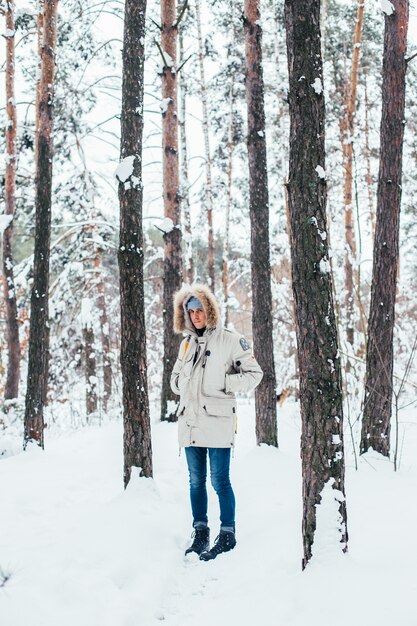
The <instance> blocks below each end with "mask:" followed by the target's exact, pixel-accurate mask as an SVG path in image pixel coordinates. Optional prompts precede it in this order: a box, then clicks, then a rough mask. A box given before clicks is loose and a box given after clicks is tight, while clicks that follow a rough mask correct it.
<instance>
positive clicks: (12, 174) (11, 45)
mask: <svg viewBox="0 0 417 626" xmlns="http://www.w3.org/2000/svg"><path fill="white" fill-rule="evenodd" d="M5 16H6V34H5V38H6V72H5V73H6V117H7V123H6V171H5V177H4V205H5V207H4V213H5V215H9V216H11V221H10V223H9V225H8V226H7V228H6V229H5V230H4V233H3V276H4V281H3V290H4V301H5V309H6V311H5V314H6V327H7V354H8V360H7V379H6V387H5V390H4V398H5V400H10V399H12V398H17V396H18V392H19V379H20V343H19V322H18V316H17V302H16V291H15V285H14V271H13V216H14V213H15V207H16V132H17V116H16V102H15V93H14V84H15V28H14V0H8V2H6V8H5Z"/></svg>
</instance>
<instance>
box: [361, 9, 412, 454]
mask: <svg viewBox="0 0 417 626" xmlns="http://www.w3.org/2000/svg"><path fill="white" fill-rule="evenodd" d="M392 5H393V7H394V9H395V10H394V11H393V12H392V13H391V14H390V15H386V16H385V35H384V60H383V67H382V116H381V131H380V136H381V148H380V161H379V175H378V190H377V208H376V228H375V242H374V257H373V270H372V287H371V306H370V310H369V323H368V344H367V352H366V377H365V399H364V409H363V422H362V434H361V444H360V451H361V453H364V452H366V451H367V450H369V448H373V449H374V450H376V451H377V452H380V453H381V454H383V455H384V456H389V451H390V426H391V424H390V422H391V404H392V379H393V376H392V375H393V344H392V342H393V334H394V321H395V293H396V281H397V269H398V251H399V241H398V240H399V221H400V219H399V218H400V206H401V177H402V151H403V137H404V107H405V72H406V60H405V53H406V46H407V29H408V15H409V2H408V0H393V1H392Z"/></svg>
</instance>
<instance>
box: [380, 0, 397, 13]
mask: <svg viewBox="0 0 417 626" xmlns="http://www.w3.org/2000/svg"><path fill="white" fill-rule="evenodd" d="M380 2H381V9H382V11H383V12H384V13H385V15H392V14H393V13H394V11H395V7H394V5H393V4H392V2H390V0H380Z"/></svg>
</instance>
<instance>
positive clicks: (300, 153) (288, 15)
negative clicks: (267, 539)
mask: <svg viewBox="0 0 417 626" xmlns="http://www.w3.org/2000/svg"><path fill="white" fill-rule="evenodd" d="M319 20H320V2H319V0H286V1H285V23H286V30H287V53H288V71H289V85H290V90H289V108H290V123H291V128H290V164H289V179H288V200H289V210H290V218H291V260H292V285H293V292H294V300H295V315H296V334H297V350H298V361H299V368H300V407H301V420H302V433H301V459H302V476H303V523H302V532H303V546H304V558H303V567H305V566H306V565H307V563H308V561H309V560H310V558H311V556H312V546H313V542H314V536H315V531H316V525H317V522H316V514H317V511H316V508H317V505H318V504H320V502H321V501H322V495H323V492H324V490H328V489H332V495H333V497H334V507H333V510H334V519H333V526H334V528H335V529H336V528H337V531H338V537H339V539H340V545H341V548H342V549H343V550H346V548H347V530H346V503H345V498H344V491H345V489H344V473H345V465H344V456H343V413H342V383H341V367H340V358H339V351H338V340H337V329H336V321H335V315H334V308H333V297H332V284H331V274H330V265H329V251H328V244H327V224H326V197H327V190H326V181H325V171H324V168H325V148H324V128H325V112H324V96H323V87H322V85H323V82H322V81H323V72H322V57H321V49H320V21H319Z"/></svg>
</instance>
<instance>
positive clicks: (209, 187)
mask: <svg viewBox="0 0 417 626" xmlns="http://www.w3.org/2000/svg"><path fill="white" fill-rule="evenodd" d="M195 9H196V21H197V36H198V62H199V66H200V93H201V104H202V107H203V135H204V152H205V160H206V190H205V191H206V194H205V195H206V197H205V203H204V204H205V205H206V206H207V226H208V255H207V264H208V278H209V280H208V283H209V285H210V288H211V290H212V291H213V292H214V290H215V272H214V237H213V183H212V176H211V154H210V140H209V119H208V106H207V88H206V78H205V73H204V54H205V53H204V42H203V35H202V32H201V8H200V0H195Z"/></svg>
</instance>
